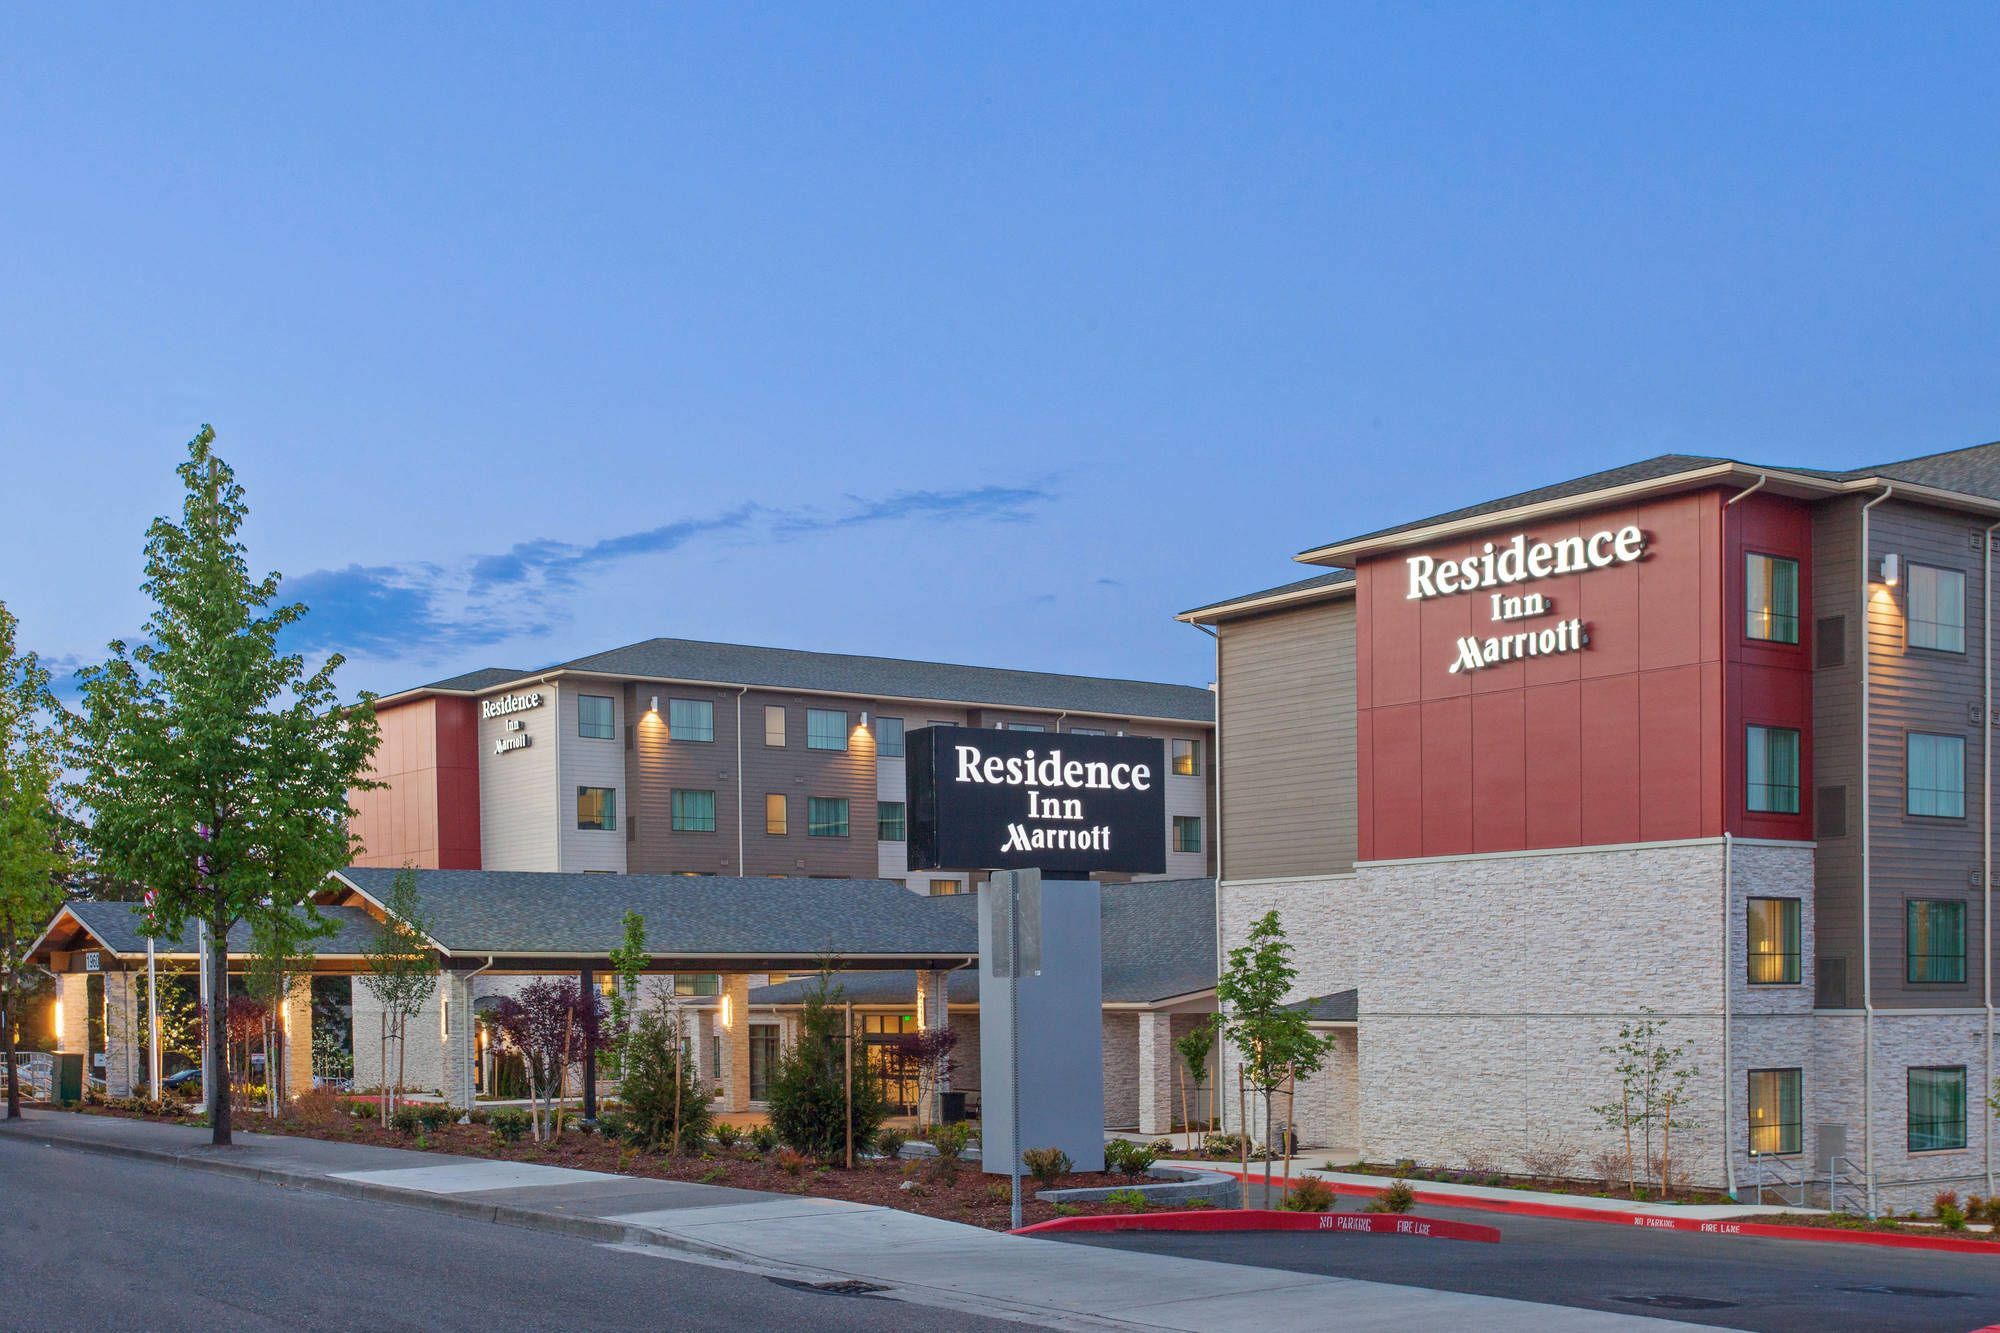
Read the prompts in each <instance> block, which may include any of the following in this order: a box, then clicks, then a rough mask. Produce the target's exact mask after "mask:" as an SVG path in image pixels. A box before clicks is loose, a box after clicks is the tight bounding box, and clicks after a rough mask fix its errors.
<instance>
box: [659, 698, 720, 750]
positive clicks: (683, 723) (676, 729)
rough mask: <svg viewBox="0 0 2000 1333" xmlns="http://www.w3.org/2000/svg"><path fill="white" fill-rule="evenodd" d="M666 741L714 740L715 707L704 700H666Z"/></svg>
mask: <svg viewBox="0 0 2000 1333" xmlns="http://www.w3.org/2000/svg"><path fill="white" fill-rule="evenodd" d="M667 739H668V740H674V741H712V740H714V739H715V705H714V704H712V703H710V702H709V701H708V700H706V699H669V700H667Z"/></svg>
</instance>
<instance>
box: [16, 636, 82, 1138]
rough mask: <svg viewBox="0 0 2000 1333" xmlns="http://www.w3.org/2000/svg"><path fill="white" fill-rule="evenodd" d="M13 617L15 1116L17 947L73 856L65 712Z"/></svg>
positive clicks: (28, 937)
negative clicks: (63, 783)
mask: <svg viewBox="0 0 2000 1333" xmlns="http://www.w3.org/2000/svg"><path fill="white" fill-rule="evenodd" d="M18 624H19V622H17V621H16V620H15V618H14V615H13V613H12V612H10V611H8V609H7V607H6V604H5V603H0V1031H4V1032H5V1034H6V1035H5V1037H4V1039H0V1041H4V1045H5V1048H6V1058H7V1074H6V1077H7V1118H8V1119H9V1120H18V1119H19V1118H20V1116H21V1087H20V1078H21V1074H20V1070H19V1069H17V1068H16V1067H15V1064H14V1041H15V1035H16V1034H15V1029H16V1028H17V1027H18V1026H19V1021H20V1019H19V1015H20V1009H21V1005H22V1003H23V1001H25V1000H26V999H27V994H28V986H27V974H26V959H25V958H24V957H23V956H22V955H23V953H24V952H25V951H26V949H27V946H28V945H29V944H30V943H32V942H33V941H34V939H35V937H36V936H37V935H39V934H41V932H42V929H43V927H45V926H47V925H48V923H49V918H50V917H52V916H54V915H55V913H56V909H57V908H59V907H61V906H62V900H63V893H62V882H63V875H64V873H65V872H66V871H67V870H68V869H69V866H70V860H71V857H70V842H69V838H68V836H67V831H68V824H67V821H66V820H65V819H64V817H63V811H62V809H61V805H60V792H59V788H58V785H57V774H58V772H59V771H60V767H61V762H62V754H63V748H64V739H65V722H66V720H67V719H66V715H65V714H64V712H63V710H62V706H61V705H60V704H58V703H57V702H56V698H55V695H54V694H52V693H51V692H50V690H49V673H48V669H47V668H46V667H44V666H42V664H41V662H40V660H39V659H38V658H37V657H36V656H35V654H33V653H23V652H20V651H19V650H18V649H17V648H16V646H15V639H16V630H17V628H18Z"/></svg>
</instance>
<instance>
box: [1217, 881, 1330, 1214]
mask: <svg viewBox="0 0 2000 1333" xmlns="http://www.w3.org/2000/svg"><path fill="white" fill-rule="evenodd" d="M1298 975H1299V973H1298V969H1297V968H1295V967H1293V966H1292V946H1291V945H1290V944H1289V943H1288V942H1287V941H1286V939H1285V929H1284V927H1283V926H1282V925H1280V924H1279V922H1278V914H1277V912H1275V911H1271V912H1266V913H1264V915H1263V916H1261V917H1258V918H1257V920H1256V921H1254V922H1253V923H1251V926H1250V937H1249V939H1248V941H1247V942H1246V943H1244V944H1241V945H1239V946H1237V947H1236V948H1234V949H1231V950H1230V951H1229V963H1228V966H1226V967H1224V968H1223V969H1222V976H1221V977H1220V978H1219V979H1218V980H1217V981H1216V984H1215V998H1216V1000H1217V1001H1218V1002H1219V1003H1220V1005H1221V1007H1222V1012H1221V1014H1220V1015H1218V1021H1219V1023H1220V1025H1221V1029H1222V1034H1223V1036H1224V1037H1225V1038H1227V1039H1228V1041H1229V1043H1230V1044H1231V1045H1233V1046H1234V1047H1235V1048H1236V1052H1237V1056H1238V1059H1239V1060H1240V1062H1241V1063H1240V1066H1239V1067H1240V1068H1241V1070H1242V1073H1243V1077H1244V1079H1245V1080H1246V1081H1247V1082H1248V1083H1249V1085H1250V1086H1251V1087H1252V1088H1254V1089H1256V1091H1257V1093H1258V1095H1259V1096H1260V1097H1261V1098H1262V1099H1263V1103H1264V1194H1265V1197H1266V1198H1269V1197H1270V1193H1271V1124H1272V1121H1271V1099H1272V1097H1273V1096H1274V1095H1276V1093H1277V1091H1278V1089H1279V1088H1280V1087H1281V1086H1283V1085H1284V1083H1285V1081H1286V1080H1287V1079H1290V1078H1311V1077H1312V1076H1313V1075H1314V1074H1316V1073H1318V1072H1319V1071H1320V1068H1321V1067H1322V1066H1323V1065H1325V1063H1326V1060H1327V1056H1328V1054H1329V1052H1330V1051H1331V1050H1332V1048H1333V1043H1332V1042H1331V1041H1330V1040H1328V1039H1327V1038H1325V1037H1322V1036H1320V1035H1319V1034H1318V1033H1316V1032H1314V1031H1313V1030H1312V1028H1311V1027H1309V1026H1308V1025H1307V1023H1306V1016H1305V1014H1304V1013H1303V1012H1302V1011H1300V1010H1297V1009H1288V1008H1286V1007H1285V997H1286V996H1287V995H1289V994H1291V991H1292V985H1293V983H1294V982H1295V981H1297V980H1298ZM1248 1128H1249V1126H1247V1125H1246V1126H1244V1129H1245V1130H1246V1131H1247V1130H1248Z"/></svg>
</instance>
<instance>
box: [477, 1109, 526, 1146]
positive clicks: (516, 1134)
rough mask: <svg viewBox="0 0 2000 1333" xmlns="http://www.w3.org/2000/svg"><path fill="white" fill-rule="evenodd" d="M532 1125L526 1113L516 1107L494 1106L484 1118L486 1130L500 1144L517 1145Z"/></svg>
mask: <svg viewBox="0 0 2000 1333" xmlns="http://www.w3.org/2000/svg"><path fill="white" fill-rule="evenodd" d="M533 1123H534V1122H533V1120H532V1119H531V1118H530V1117H529V1115H528V1113H527V1112H526V1111H525V1110H523V1109H521V1108H520V1107H518V1106H496V1107H494V1108H493V1110H492V1111H490V1112H488V1113H487V1116H486V1124H487V1128H488V1129H491V1130H492V1131H493V1137H494V1138H496V1139H498V1140H499V1141H500V1142H502V1143H519V1142H520V1141H521V1138H522V1136H523V1135H525V1134H526V1133H527V1132H528V1130H529V1129H530V1128H532V1127H533Z"/></svg>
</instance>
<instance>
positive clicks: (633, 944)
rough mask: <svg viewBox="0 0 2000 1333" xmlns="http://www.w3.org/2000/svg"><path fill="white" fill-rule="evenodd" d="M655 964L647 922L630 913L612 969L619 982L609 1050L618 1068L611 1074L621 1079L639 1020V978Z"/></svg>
mask: <svg viewBox="0 0 2000 1333" xmlns="http://www.w3.org/2000/svg"><path fill="white" fill-rule="evenodd" d="M652 961H653V959H652V955H650V954H648V953H647V952H646V918H645V917H643V916H641V915H639V913H637V912H629V911H628V912H627V913H625V937H624V939H623V940H621V941H620V942H619V944H618V947H617V948H615V949H613V950H612V951H611V968H612V971H613V972H615V973H616V974H617V979H616V980H615V981H614V982H613V983H612V986H611V1023H610V1028H611V1031H610V1040H611V1044H610V1046H609V1047H608V1048H607V1049H608V1051H609V1053H610V1056H611V1062H612V1064H613V1065H614V1066H615V1068H613V1070H612V1071H611V1072H612V1073H614V1074H617V1075H619V1076H620V1077H623V1075H624V1070H625V1048H626V1045H627V1043H628V1042H629V1041H630V1040H631V1037H632V1030H633V1025H634V1023H635V1022H636V1021H637V1020H638V1017H639V976H640V974H641V973H643V972H644V971H645V970H646V968H647V967H648V966H650V965H651V963H652Z"/></svg>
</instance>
